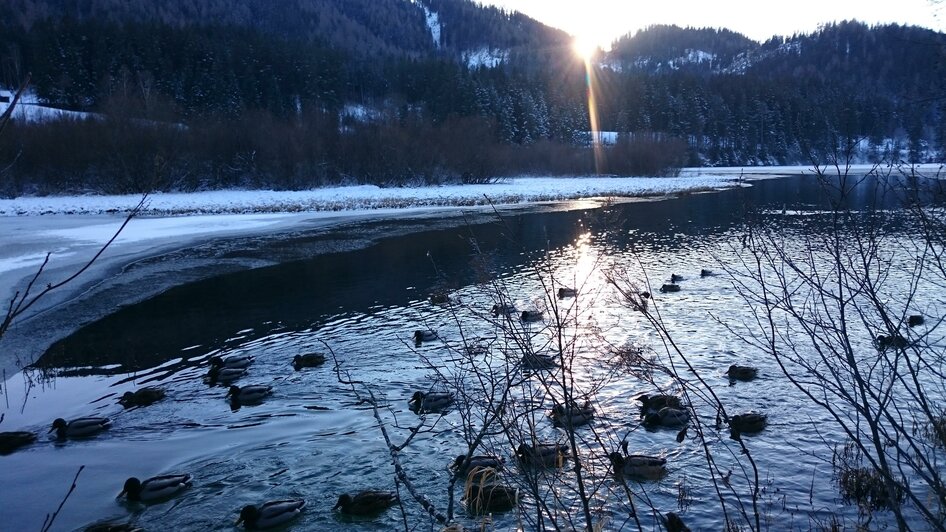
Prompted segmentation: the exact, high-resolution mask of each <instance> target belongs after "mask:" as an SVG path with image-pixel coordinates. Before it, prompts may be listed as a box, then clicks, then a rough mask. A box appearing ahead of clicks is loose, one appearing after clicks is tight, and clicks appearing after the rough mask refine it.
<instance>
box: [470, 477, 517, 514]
mask: <svg viewBox="0 0 946 532" xmlns="http://www.w3.org/2000/svg"><path fill="white" fill-rule="evenodd" d="M463 503H464V504H465V505H466V508H467V511H469V512H470V513H471V514H476V515H482V514H489V513H499V512H508V511H510V510H512V509H513V508H515V507H516V506H518V504H519V490H518V489H517V488H513V487H511V486H505V485H503V484H480V483H475V482H474V483H468V485H467V487H466V490H465V492H464V494H463Z"/></svg>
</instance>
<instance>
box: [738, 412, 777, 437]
mask: <svg viewBox="0 0 946 532" xmlns="http://www.w3.org/2000/svg"><path fill="white" fill-rule="evenodd" d="M766 424H768V417H767V416H766V415H765V414H760V413H758V412H747V413H745V414H737V415H735V416H732V417H731V418H729V428H730V429H732V431H733V432H734V433H739V434H752V433H753V432H761V431H762V430H763V429H764V428H765V426H766Z"/></svg>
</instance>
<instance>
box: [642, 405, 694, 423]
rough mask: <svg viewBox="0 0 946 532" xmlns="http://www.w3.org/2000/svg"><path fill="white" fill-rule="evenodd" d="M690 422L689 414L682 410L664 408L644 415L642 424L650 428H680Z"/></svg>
mask: <svg viewBox="0 0 946 532" xmlns="http://www.w3.org/2000/svg"><path fill="white" fill-rule="evenodd" d="M689 421H690V414H689V413H688V412H687V411H686V410H684V409H682V408H671V407H669V406H668V407H664V408H661V409H660V410H658V411H657V412H649V413H647V414H645V415H644V424H645V425H647V426H650V427H680V426H683V425H686V424H687V423H688V422H689Z"/></svg>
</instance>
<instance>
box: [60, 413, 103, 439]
mask: <svg viewBox="0 0 946 532" xmlns="http://www.w3.org/2000/svg"><path fill="white" fill-rule="evenodd" d="M110 424H111V421H109V419H108V418H105V417H80V418H76V419H73V420H72V421H70V422H68V423H66V420H65V419H63V418H57V419H56V420H55V421H53V428H51V429H49V432H53V431H56V437H57V438H59V439H60V440H64V439H66V438H85V437H88V436H94V435H96V434H98V433H99V432H102V431H103V430H105V429H107V428H108V427H109V426H110Z"/></svg>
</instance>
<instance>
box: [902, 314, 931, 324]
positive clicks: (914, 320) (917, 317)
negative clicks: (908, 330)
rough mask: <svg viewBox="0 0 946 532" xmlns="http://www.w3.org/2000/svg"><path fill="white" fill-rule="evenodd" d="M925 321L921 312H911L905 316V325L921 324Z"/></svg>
mask: <svg viewBox="0 0 946 532" xmlns="http://www.w3.org/2000/svg"><path fill="white" fill-rule="evenodd" d="M925 321H926V319H924V318H923V316H922V315H921V314H912V315H910V317H908V318H907V326H908V327H916V326H917V325H923V323H924V322H925Z"/></svg>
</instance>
